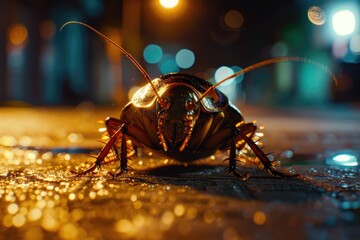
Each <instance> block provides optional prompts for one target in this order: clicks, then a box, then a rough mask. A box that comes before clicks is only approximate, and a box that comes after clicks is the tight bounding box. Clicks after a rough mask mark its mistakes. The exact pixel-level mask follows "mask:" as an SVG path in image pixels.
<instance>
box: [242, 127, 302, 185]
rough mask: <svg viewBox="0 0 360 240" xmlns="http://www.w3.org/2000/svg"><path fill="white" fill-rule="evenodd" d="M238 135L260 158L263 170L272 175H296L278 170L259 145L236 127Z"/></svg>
mask: <svg viewBox="0 0 360 240" xmlns="http://www.w3.org/2000/svg"><path fill="white" fill-rule="evenodd" d="M236 134H237V135H238V136H240V137H241V138H242V139H243V140H244V141H245V142H246V144H247V145H249V147H250V148H251V150H252V151H253V152H254V153H255V154H256V156H257V157H258V158H259V159H260V161H261V163H262V164H263V165H264V168H265V170H267V171H269V172H270V173H271V174H272V175H274V176H278V177H283V178H287V177H296V176H298V175H287V174H284V173H282V172H279V171H278V170H277V169H276V168H275V167H274V166H273V165H272V164H271V162H270V160H269V158H268V157H267V156H266V154H265V153H264V152H263V151H262V150H261V149H260V147H259V146H258V145H257V144H256V143H255V142H254V141H253V140H252V139H251V138H249V137H248V136H246V133H245V132H244V131H241V130H240V129H238V131H237V133H236Z"/></svg>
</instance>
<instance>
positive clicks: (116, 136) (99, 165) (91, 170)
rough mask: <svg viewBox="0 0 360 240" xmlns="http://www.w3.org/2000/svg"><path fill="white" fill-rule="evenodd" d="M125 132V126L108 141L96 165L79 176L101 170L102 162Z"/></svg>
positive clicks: (97, 158)
mask: <svg viewBox="0 0 360 240" xmlns="http://www.w3.org/2000/svg"><path fill="white" fill-rule="evenodd" d="M122 132H123V126H121V127H120V128H119V129H118V130H117V131H116V132H115V133H114V134H113V135H112V136H111V137H110V139H109V140H108V142H107V143H106V144H105V146H104V147H103V148H102V149H101V150H100V153H99V155H98V156H97V157H96V161H95V162H94V164H93V165H92V166H91V167H89V168H88V169H86V170H85V171H84V172H82V173H78V175H85V174H88V173H91V172H93V171H94V170H95V169H96V168H100V167H101V164H102V162H103V161H104V159H105V157H106V156H107V155H108V153H109V151H110V149H111V148H112V147H113V146H114V144H115V142H116V140H117V139H118V137H119V135H120V134H121V133H122Z"/></svg>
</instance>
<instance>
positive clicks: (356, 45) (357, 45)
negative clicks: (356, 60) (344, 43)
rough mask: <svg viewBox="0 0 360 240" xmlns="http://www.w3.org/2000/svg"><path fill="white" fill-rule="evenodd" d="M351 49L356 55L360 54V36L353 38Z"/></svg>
mask: <svg viewBox="0 0 360 240" xmlns="http://www.w3.org/2000/svg"><path fill="white" fill-rule="evenodd" d="M349 47H350V50H351V51H352V52H353V53H354V54H360V34H356V35H354V36H352V38H351V39H350V43H349Z"/></svg>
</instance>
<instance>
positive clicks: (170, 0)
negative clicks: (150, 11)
mask: <svg viewBox="0 0 360 240" xmlns="http://www.w3.org/2000/svg"><path fill="white" fill-rule="evenodd" d="M159 2H160V5H161V6H162V7H164V8H175V7H176V6H177V5H178V4H179V0H159Z"/></svg>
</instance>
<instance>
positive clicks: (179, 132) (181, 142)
mask: <svg viewBox="0 0 360 240" xmlns="http://www.w3.org/2000/svg"><path fill="white" fill-rule="evenodd" d="M69 24H80V25H82V26H85V27H87V28H88V29H90V30H92V31H93V32H95V33H96V34H98V35H99V36H100V37H102V38H103V39H105V40H106V41H108V42H110V43H111V44H113V45H114V46H116V47H117V48H118V49H120V51H121V52H122V53H123V54H124V55H125V56H126V57H127V58H128V59H129V60H130V61H131V62H132V63H133V64H134V65H135V66H136V68H137V69H138V70H139V71H140V72H141V73H142V75H143V76H144V78H145V79H146V80H147V82H148V83H147V84H146V85H145V86H144V87H142V88H141V89H139V90H138V91H137V92H136V93H135V94H134V96H133V97H132V100H131V101H130V102H129V103H128V104H126V105H125V107H124V108H123V109H122V111H121V113H120V118H113V117H108V118H107V119H106V120H105V125H106V129H107V132H108V134H109V136H110V138H109V139H108V141H107V142H106V144H105V145H104V147H103V148H102V149H101V150H100V152H99V154H98V155H97V157H96V161H95V162H94V163H93V165H92V166H90V167H89V168H88V169H86V170H85V171H83V172H80V173H77V175H85V174H88V173H91V172H93V171H94V170H95V169H97V168H100V167H101V166H102V165H104V164H105V163H107V162H108V161H105V159H106V158H107V156H108V155H109V153H110V152H111V151H113V152H114V153H115V154H114V156H115V159H113V160H115V161H118V162H119V164H120V166H119V171H118V172H117V173H116V174H111V175H112V176H114V177H116V176H120V175H121V174H123V173H124V172H127V171H128V170H129V167H128V160H129V158H130V155H131V154H129V152H133V151H132V150H133V149H137V148H139V147H146V148H149V149H151V150H153V151H158V152H162V153H163V154H165V155H167V156H169V157H170V158H172V159H175V160H178V161H180V162H191V161H194V160H197V159H201V158H205V157H208V156H211V155H212V154H214V153H215V151H217V150H221V151H225V150H229V157H228V158H227V159H226V160H228V163H229V165H228V167H227V168H226V170H227V171H228V172H230V173H232V174H233V175H234V176H236V177H239V178H243V176H242V175H240V174H239V173H238V170H237V162H238V159H239V158H240V151H241V150H242V149H243V148H244V147H245V145H246V144H247V145H248V146H249V147H250V149H251V150H252V151H253V152H254V154H255V155H256V157H257V158H258V159H259V160H260V162H261V163H262V165H263V166H264V169H265V170H266V171H267V172H269V173H270V174H272V175H274V176H277V177H282V178H287V177H293V176H297V175H289V174H286V173H283V172H281V171H279V170H277V169H276V167H275V166H274V165H273V164H272V163H271V161H270V160H269V158H268V156H267V154H265V153H264V152H263V150H262V149H261V148H260V147H259V146H258V144H257V142H256V141H254V140H253V137H254V135H255V132H256V131H257V126H256V124H255V123H246V122H245V120H244V117H243V115H242V114H241V112H240V110H239V109H238V108H236V107H235V106H234V105H233V104H232V103H231V102H230V101H229V99H228V98H227V96H226V95H225V94H224V93H222V92H221V91H220V90H218V89H217V88H216V87H218V86H219V85H220V84H222V83H224V82H225V81H227V80H229V79H231V78H234V77H236V76H239V75H241V74H244V73H246V72H249V71H252V70H254V69H257V68H259V67H262V66H265V65H269V64H274V63H279V62H284V61H298V62H307V63H311V64H314V65H317V66H320V67H321V68H323V69H324V70H325V71H326V72H328V73H329V74H330V75H331V76H332V78H333V79H335V80H336V78H335V77H334V75H333V74H332V73H331V72H330V70H329V69H328V68H327V67H325V66H324V65H322V64H319V63H317V62H315V61H312V60H310V59H306V58H301V57H291V56H290V57H279V58H272V59H269V60H265V61H262V62H259V63H256V64H254V65H251V66H249V67H247V68H245V69H243V70H241V71H238V72H236V73H234V74H232V75H231V76H229V77H226V78H225V79H223V80H221V81H219V82H218V83H216V84H214V85H213V84H211V83H210V82H209V81H207V80H204V79H202V78H199V77H196V76H193V75H189V74H184V73H169V74H165V75H162V76H160V77H158V78H155V79H151V77H150V76H149V74H148V73H147V72H146V71H145V69H144V68H143V67H142V66H141V65H140V64H139V63H138V61H136V60H135V59H134V58H133V56H132V55H131V54H130V53H128V52H127V51H126V50H125V49H123V48H122V47H121V46H119V45H118V44H117V43H115V42H114V41H112V40H111V39H109V38H108V37H107V36H105V35H104V34H102V33H101V32H99V31H98V30H96V29H94V28H93V27H91V26H89V25H88V24H85V23H82V22H78V21H69V22H66V23H65V24H64V25H63V26H62V27H61V29H63V28H64V27H65V26H67V25H69ZM61 29H60V30H61ZM128 140H131V141H128Z"/></svg>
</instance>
